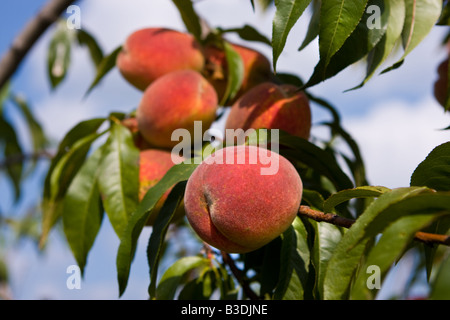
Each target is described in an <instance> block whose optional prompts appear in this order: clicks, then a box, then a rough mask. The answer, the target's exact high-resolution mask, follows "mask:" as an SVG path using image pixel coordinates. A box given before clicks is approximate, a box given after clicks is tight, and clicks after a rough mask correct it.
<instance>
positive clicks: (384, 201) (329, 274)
mask: <svg viewBox="0 0 450 320" xmlns="http://www.w3.org/2000/svg"><path fill="white" fill-rule="evenodd" d="M426 190H429V189H426V188H399V189H394V190H392V191H390V192H386V193H384V194H382V195H381V196H380V197H379V198H378V199H376V200H375V201H373V202H372V203H371V204H370V205H369V206H368V207H367V209H366V210H365V211H364V212H363V214H362V215H361V216H360V217H359V218H358V219H357V220H356V222H355V223H354V224H353V225H352V226H351V227H350V229H348V230H347V232H346V233H345V235H344V236H343V237H342V240H341V241H340V242H339V244H338V245H337V247H336V249H335V251H334V254H333V256H332V257H331V259H330V261H329V264H328V267H327V271H326V273H325V279H324V285H323V286H324V299H327V300H328V299H330V300H336V299H345V298H346V295H347V293H348V289H349V287H350V284H351V281H352V279H353V275H354V272H355V270H356V268H357V267H358V264H359V262H360V259H361V256H362V255H363V254H364V251H365V250H366V246H367V244H368V242H369V240H371V239H373V238H374V237H375V235H376V234H378V233H379V232H381V231H382V230H380V229H382V227H386V226H387V225H388V224H389V223H390V222H392V221H394V220H395V218H396V217H398V215H399V214H402V213H401V212H396V213H394V214H391V216H387V217H386V216H385V215H383V214H382V213H383V212H385V211H386V210H387V209H388V208H389V207H391V206H392V205H393V204H395V203H397V202H400V201H401V200H403V199H405V198H408V197H411V196H414V195H417V194H419V193H421V192H424V191H426ZM369 224H370V225H372V226H376V228H375V227H372V228H370V229H369V228H368V226H369Z"/></svg>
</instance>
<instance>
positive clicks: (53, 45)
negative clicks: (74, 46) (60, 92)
mask: <svg viewBox="0 0 450 320" xmlns="http://www.w3.org/2000/svg"><path fill="white" fill-rule="evenodd" d="M72 36H73V35H72V31H71V30H70V29H68V28H67V26H66V24H65V22H61V23H60V24H59V25H58V27H57V29H56V31H55V33H54V35H53V37H52V40H51V41H50V45H49V48H48V53H47V55H48V57H47V70H48V76H49V79H50V84H51V86H52V89H55V88H56V87H57V86H58V85H59V84H60V83H61V82H62V80H64V78H65V77H66V74H67V70H68V68H69V65H70V51H71V42H72Z"/></svg>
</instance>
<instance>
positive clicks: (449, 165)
mask: <svg viewBox="0 0 450 320" xmlns="http://www.w3.org/2000/svg"><path fill="white" fill-rule="evenodd" d="M411 186H427V187H429V188H432V189H435V190H439V191H450V142H446V143H443V144H441V145H439V146H437V147H436V148H434V149H433V151H431V152H430V153H429V154H428V156H427V157H426V158H425V160H424V161H422V162H421V163H420V164H419V165H418V166H417V168H416V169H415V170H414V172H413V174H412V176H411Z"/></svg>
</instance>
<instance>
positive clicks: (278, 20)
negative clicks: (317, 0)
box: [272, 0, 311, 71]
mask: <svg viewBox="0 0 450 320" xmlns="http://www.w3.org/2000/svg"><path fill="white" fill-rule="evenodd" d="M310 2H311V0H275V7H276V8H277V10H276V12H275V17H274V19H273V24H272V48H273V69H274V71H276V65H277V61H278V58H279V57H280V54H281V52H283V49H284V46H285V45H286V40H287V37H288V35H289V32H290V31H291V29H292V27H293V26H294V25H295V23H296V22H297V20H298V19H300V17H301V15H302V14H303V12H304V11H305V9H306V8H307V7H308V5H309V3H310Z"/></svg>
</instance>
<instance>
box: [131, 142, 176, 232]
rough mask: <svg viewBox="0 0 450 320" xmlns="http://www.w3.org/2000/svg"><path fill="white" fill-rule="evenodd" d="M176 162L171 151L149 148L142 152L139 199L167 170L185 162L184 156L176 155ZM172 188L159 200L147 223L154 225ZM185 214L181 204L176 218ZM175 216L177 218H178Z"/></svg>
mask: <svg viewBox="0 0 450 320" xmlns="http://www.w3.org/2000/svg"><path fill="white" fill-rule="evenodd" d="M174 159H175V160H176V162H175V163H174V162H173V159H172V154H171V153H170V152H169V151H165V150H158V149H147V150H144V151H141V152H140V158H139V201H141V200H142V199H143V198H144V196H145V194H146V193H147V191H148V190H149V189H150V188H151V187H153V186H155V185H156V184H157V183H158V182H159V180H161V179H162V177H164V175H165V174H166V173H167V171H168V170H169V169H170V168H171V167H172V166H174V165H175V164H178V163H181V162H183V158H182V157H179V156H176V155H174ZM169 193H170V189H169V190H167V191H166V192H165V193H164V195H163V196H162V197H161V199H160V200H159V201H158V202H157V204H156V206H155V208H154V210H153V212H152V214H151V215H150V217H149V219H148V220H147V225H153V223H154V222H155V219H156V217H157V216H158V214H159V211H160V210H161V207H162V205H163V203H164V201H166V199H167V196H168V195H169ZM183 215H184V207H183V206H180V207H179V208H178V209H177V212H176V216H175V217H176V218H179V217H181V216H183ZM176 218H175V219H176Z"/></svg>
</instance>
